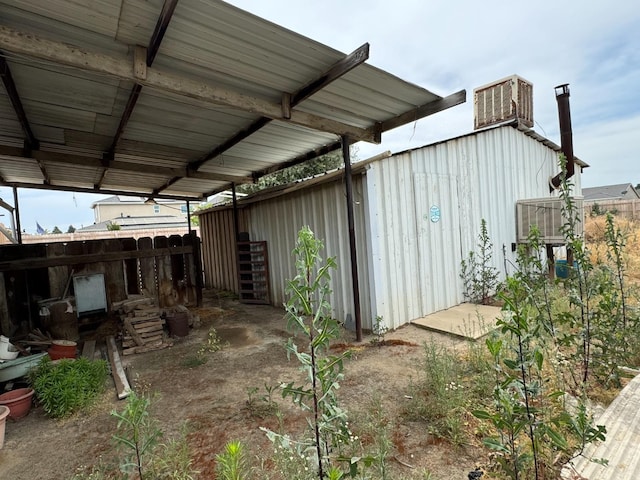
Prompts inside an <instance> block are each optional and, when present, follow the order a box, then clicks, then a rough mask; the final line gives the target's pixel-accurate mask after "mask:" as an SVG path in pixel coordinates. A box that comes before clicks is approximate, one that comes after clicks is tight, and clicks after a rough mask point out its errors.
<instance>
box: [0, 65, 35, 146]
mask: <svg viewBox="0 0 640 480" xmlns="http://www.w3.org/2000/svg"><path fill="white" fill-rule="evenodd" d="M0 76H1V77H2V83H4V88H5V89H6V91H7V95H8V96H9V101H10V102H11V105H12V106H13V110H14V111H15V113H16V116H17V117H18V121H19V122H20V126H21V127H22V131H23V132H24V136H25V138H26V142H27V143H28V144H29V147H30V148H32V149H34V150H37V149H38V147H39V144H40V142H38V139H37V138H36V136H35V135H34V134H33V130H31V125H30V124H29V119H28V118H27V114H26V112H25V111H24V107H23V106H22V101H21V100H20V95H19V94H18V89H17V88H16V84H15V82H14V81H13V76H12V75H11V70H10V69H9V65H8V64H7V60H6V58H5V57H4V54H3V53H2V52H0Z"/></svg>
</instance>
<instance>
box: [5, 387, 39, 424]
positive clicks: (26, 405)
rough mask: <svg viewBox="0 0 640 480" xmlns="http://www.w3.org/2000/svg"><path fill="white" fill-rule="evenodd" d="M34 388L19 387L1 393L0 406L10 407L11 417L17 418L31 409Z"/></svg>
mask: <svg viewBox="0 0 640 480" xmlns="http://www.w3.org/2000/svg"><path fill="white" fill-rule="evenodd" d="M32 397H33V388H18V389H16V390H11V391H10V392H7V393H3V394H2V395H0V406H3V405H4V406H5V407H9V418H11V419H13V420H17V419H18V418H22V417H24V416H25V415H26V414H27V413H29V410H31V400H32Z"/></svg>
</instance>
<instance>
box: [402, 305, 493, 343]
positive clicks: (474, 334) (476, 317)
mask: <svg viewBox="0 0 640 480" xmlns="http://www.w3.org/2000/svg"><path fill="white" fill-rule="evenodd" d="M500 312H501V309H500V307H492V306H489V305H476V304H473V303H462V304H460V305H458V306H455V307H452V308H448V309H447V310H440V311H439V312H435V313H432V314H431V315H427V316H426V317H422V318H418V319H416V320H412V321H411V323H412V324H414V325H416V326H418V327H421V328H426V329H428V330H434V331H436V332H443V333H448V334H449V335H455V336H457V337H463V338H467V339H473V340H477V339H479V338H481V337H483V336H484V335H486V334H487V333H489V332H491V331H492V330H495V328H496V321H497V320H498V318H500V315H501V313H500Z"/></svg>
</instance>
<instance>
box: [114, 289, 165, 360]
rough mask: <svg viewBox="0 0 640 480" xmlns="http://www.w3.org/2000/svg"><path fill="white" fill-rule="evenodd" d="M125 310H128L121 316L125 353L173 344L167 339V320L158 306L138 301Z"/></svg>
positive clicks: (129, 353) (123, 349)
mask: <svg viewBox="0 0 640 480" xmlns="http://www.w3.org/2000/svg"><path fill="white" fill-rule="evenodd" d="M123 310H125V311H127V310H128V312H127V313H125V314H123V315H121V317H120V318H121V320H122V325H123V331H122V354H123V355H131V354H134V353H143V352H149V351H152V350H160V349H162V348H166V347H169V346H171V345H172V344H171V342H167V341H166V340H165V333H164V324H165V320H164V319H163V318H161V316H160V315H161V311H160V309H159V308H158V307H153V306H149V305H148V304H144V303H140V302H137V301H136V305H135V307H134V308H133V309H131V310H129V309H123Z"/></svg>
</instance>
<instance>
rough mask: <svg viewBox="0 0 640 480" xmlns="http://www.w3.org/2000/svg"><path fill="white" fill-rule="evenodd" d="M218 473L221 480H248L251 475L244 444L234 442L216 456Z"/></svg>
mask: <svg viewBox="0 0 640 480" xmlns="http://www.w3.org/2000/svg"><path fill="white" fill-rule="evenodd" d="M216 462H217V464H216V471H217V473H218V478H220V479H221V480H246V479H247V478H249V476H250V474H251V468H250V467H249V461H248V459H247V454H246V453H245V449H244V445H243V444H242V442H239V441H233V442H229V443H227V444H226V445H225V446H224V452H222V453H219V454H218V455H216Z"/></svg>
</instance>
